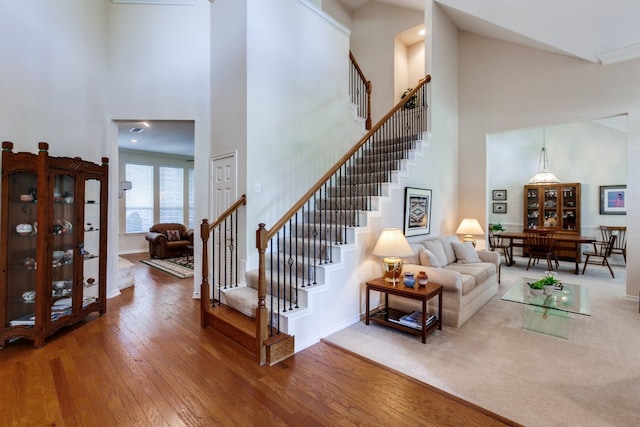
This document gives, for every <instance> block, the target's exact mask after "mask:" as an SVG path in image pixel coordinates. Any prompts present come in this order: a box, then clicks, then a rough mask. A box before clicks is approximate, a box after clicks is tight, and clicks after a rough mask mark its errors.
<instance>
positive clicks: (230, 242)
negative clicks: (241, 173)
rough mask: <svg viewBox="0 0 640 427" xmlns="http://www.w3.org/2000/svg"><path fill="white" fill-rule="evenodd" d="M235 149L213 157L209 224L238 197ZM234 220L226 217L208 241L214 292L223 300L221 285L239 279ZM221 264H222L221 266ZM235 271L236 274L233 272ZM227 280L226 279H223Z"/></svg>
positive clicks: (216, 296)
mask: <svg viewBox="0 0 640 427" xmlns="http://www.w3.org/2000/svg"><path fill="white" fill-rule="evenodd" d="M236 169H237V168H236V153H231V154H226V155H222V156H219V157H214V158H213V159H212V161H211V181H212V182H211V192H212V194H211V198H210V200H211V206H210V208H209V212H211V215H210V217H209V224H213V223H214V222H215V221H216V220H217V219H218V218H219V217H220V215H222V214H223V213H224V211H226V210H227V209H228V208H229V207H230V206H231V205H232V204H233V203H235V202H236V200H237V199H238V195H237V193H236V181H237V177H236ZM232 223H233V222H227V221H225V222H224V223H223V224H222V227H220V228H219V229H218V231H217V232H215V231H214V232H212V233H211V236H210V241H209V245H211V246H210V248H211V252H210V254H209V256H210V257H211V258H210V264H209V266H210V268H211V271H210V273H209V274H210V275H211V280H210V283H211V287H212V288H211V292H212V294H211V295H212V296H213V298H214V299H216V300H221V301H222V302H224V300H222V298H223V297H222V296H221V295H220V293H219V292H220V290H219V289H220V288H221V287H223V286H225V285H227V284H232V283H237V281H236V278H237V277H238V275H237V274H238V271H237V266H234V264H233V261H232V262H228V261H229V260H232V259H233V258H234V257H233V253H234V251H237V250H238V244H237V243H236V242H234V239H235V235H236V233H237V232H236V230H237V228H238V224H233V227H235V230H232V229H231V224H232ZM219 266H222V268H219ZM234 273H235V274H234ZM225 281H227V283H224V282H225Z"/></svg>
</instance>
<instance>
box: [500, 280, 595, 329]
mask: <svg viewBox="0 0 640 427" xmlns="http://www.w3.org/2000/svg"><path fill="white" fill-rule="evenodd" d="M536 280H537V279H532V278H530V277H520V278H518V279H516V281H515V283H514V284H513V286H511V288H510V289H509V290H508V291H507V292H506V293H505V294H504V296H503V297H502V299H503V300H504V301H511V302H517V303H520V304H522V305H523V325H522V327H523V328H525V329H529V330H532V331H536V332H541V333H544V334H548V335H553V336H556V337H560V338H565V339H566V338H568V336H569V319H570V314H571V313H574V314H581V315H583V316H590V315H591V310H590V309H589V289H588V288H586V287H585V286H580V285H574V284H571V283H562V284H561V286H559V287H557V288H556V289H554V291H553V293H552V294H551V295H539V296H534V295H531V293H530V290H529V285H528V284H527V283H528V282H535V281H536Z"/></svg>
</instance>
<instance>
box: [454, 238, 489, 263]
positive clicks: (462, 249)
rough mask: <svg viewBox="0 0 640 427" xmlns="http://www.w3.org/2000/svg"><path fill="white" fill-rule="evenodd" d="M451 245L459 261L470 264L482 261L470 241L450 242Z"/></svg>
mask: <svg viewBox="0 0 640 427" xmlns="http://www.w3.org/2000/svg"><path fill="white" fill-rule="evenodd" d="M451 246H453V250H454V251H455V253H456V258H458V262H459V263H461V264H472V263H476V262H482V260H481V259H480V257H478V253H477V252H476V249H475V248H474V247H473V245H472V244H471V242H457V243H452V244H451Z"/></svg>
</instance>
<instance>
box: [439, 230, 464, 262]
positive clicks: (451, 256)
mask: <svg viewBox="0 0 640 427" xmlns="http://www.w3.org/2000/svg"><path fill="white" fill-rule="evenodd" d="M437 239H438V240H439V241H440V243H442V249H444V253H445V254H446V255H447V264H451V263H454V262H456V253H455V251H454V250H453V246H452V245H453V244H454V243H460V239H459V238H458V236H454V235H449V236H443V237H437Z"/></svg>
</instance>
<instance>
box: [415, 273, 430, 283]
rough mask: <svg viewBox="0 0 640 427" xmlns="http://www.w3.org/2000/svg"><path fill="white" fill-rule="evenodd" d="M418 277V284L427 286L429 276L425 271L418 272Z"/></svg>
mask: <svg viewBox="0 0 640 427" xmlns="http://www.w3.org/2000/svg"><path fill="white" fill-rule="evenodd" d="M416 279H418V285H420V286H427V283H429V276H427V273H425V272H424V271H420V272H418V275H417V276H416Z"/></svg>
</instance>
